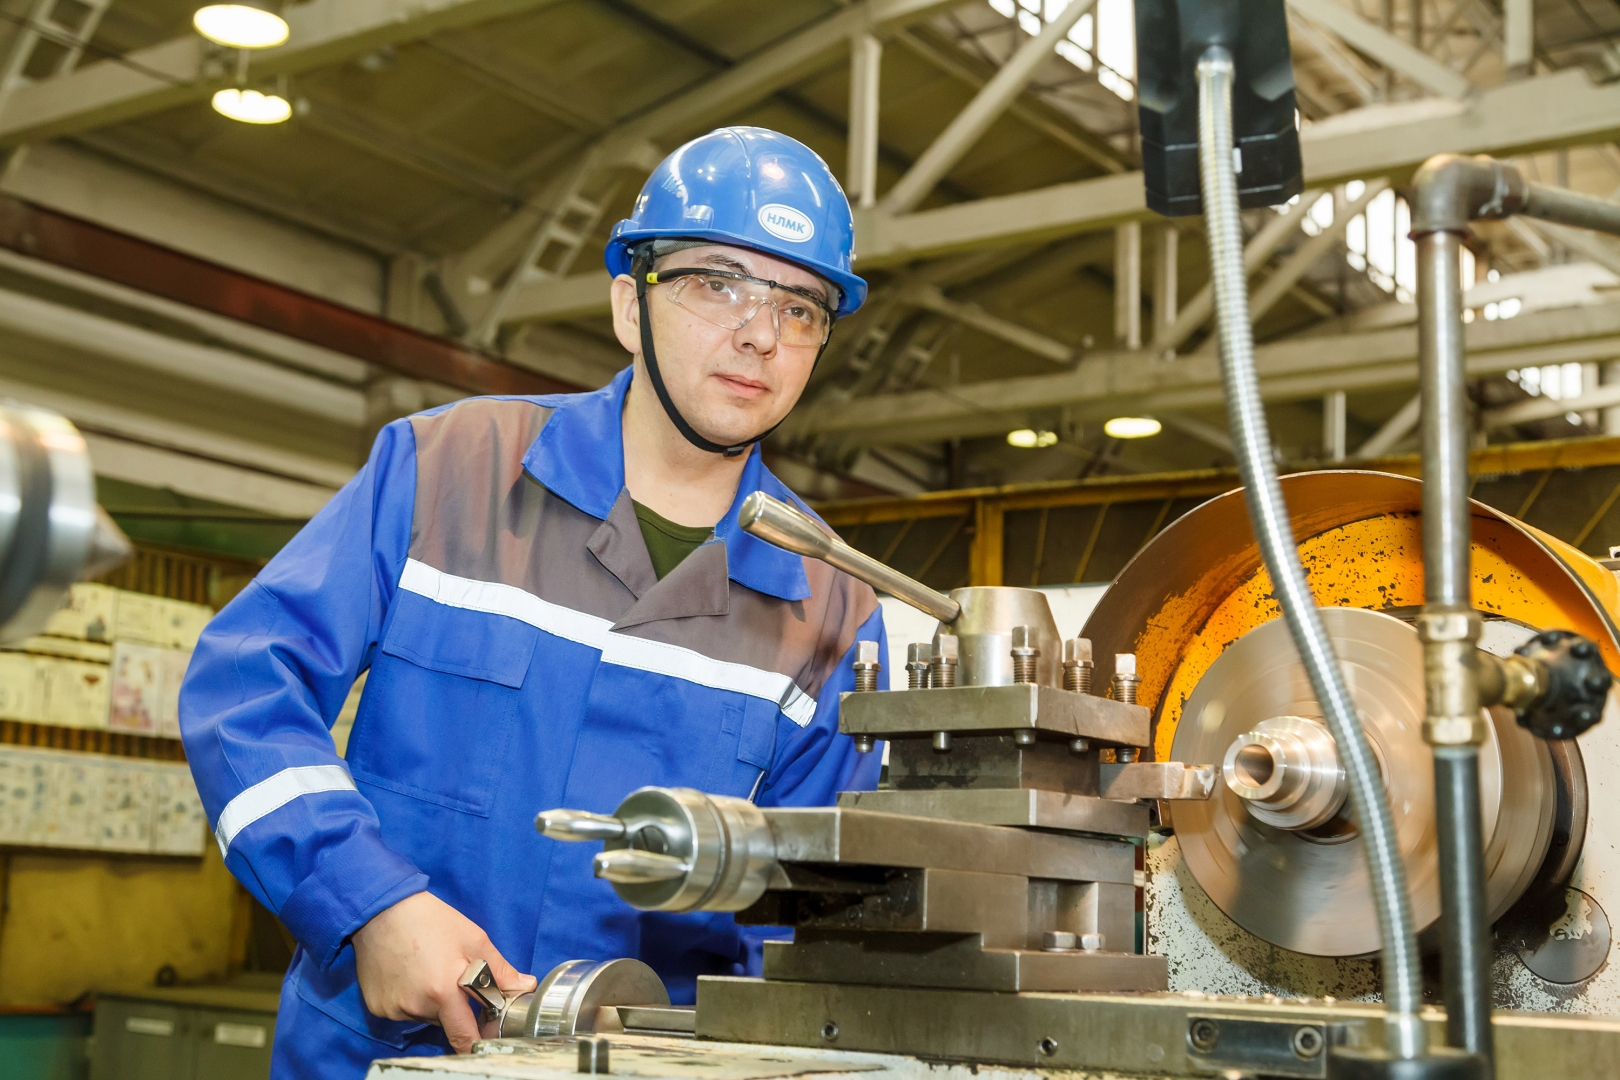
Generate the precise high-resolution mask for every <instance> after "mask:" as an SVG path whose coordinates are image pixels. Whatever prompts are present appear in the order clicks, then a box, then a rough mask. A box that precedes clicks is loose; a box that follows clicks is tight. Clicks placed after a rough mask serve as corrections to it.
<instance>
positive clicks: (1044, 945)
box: [1041, 930, 1080, 952]
mask: <svg viewBox="0 0 1620 1080" xmlns="http://www.w3.org/2000/svg"><path fill="white" fill-rule="evenodd" d="M1079 947H1080V939H1079V937H1078V936H1076V935H1074V934H1071V933H1069V932H1068V931H1067V930H1048V931H1047V932H1046V933H1044V934H1042V935H1041V951H1042V952H1074V951H1075V950H1076V949H1078V948H1079Z"/></svg>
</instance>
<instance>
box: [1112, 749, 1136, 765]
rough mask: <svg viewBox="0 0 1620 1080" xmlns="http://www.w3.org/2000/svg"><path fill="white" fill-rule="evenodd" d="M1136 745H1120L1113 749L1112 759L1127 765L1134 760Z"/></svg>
mask: <svg viewBox="0 0 1620 1080" xmlns="http://www.w3.org/2000/svg"><path fill="white" fill-rule="evenodd" d="M1136 753H1137V751H1136V747H1134V746H1121V747H1119V748H1118V749H1116V750H1115V751H1114V761H1115V762H1117V763H1118V764H1120V765H1129V764H1131V763H1132V762H1133V761H1135V760H1136Z"/></svg>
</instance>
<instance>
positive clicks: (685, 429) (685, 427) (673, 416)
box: [630, 256, 832, 458]
mask: <svg viewBox="0 0 1620 1080" xmlns="http://www.w3.org/2000/svg"><path fill="white" fill-rule="evenodd" d="M651 265H652V260H651V259H649V258H647V257H646V256H637V257H636V259H635V261H634V263H633V265H632V267H631V271H630V272H631V274H632V275H634V277H635V279H636V304H637V306H638V308H639V310H640V313H641V358H642V360H643V361H645V362H646V364H647V376H648V377H649V378H650V379H651V380H652V385H653V392H654V393H656V394H657V395H658V403H659V404H660V405H662V406H663V407H664V413H665V414H666V415H667V416H668V417H669V419H670V423H672V424H674V425H675V430H676V431H679V432H680V433H681V435H682V436H683V437H684V438H685V439H686V441H687V442H689V443H691V444H692V445H693V446H695V447H697V448H698V449H699V450H707V451H708V452H709V453H711V454H724V455H725V456H726V457H728V458H734V457H739V456H741V455H743V454H746V453H747V452H748V449H749V447H751V446H753V445H754V444H755V443H757V442H763V441H764V440H766V439H768V438H769V437H770V435H771V432H773V431H775V430H776V429H777V428H779V427H781V426H782V420H786V419H787V417H785V416H784V417H783V418H782V420H778V421H777V422H776V423H774V424H772V425H771V426H770V427H768V428H766V429H765V430H764V431H762V432H760V433H759V434H758V435H755V436H754V437H753V438H750V439H744V440H743V441H742V442H739V443H733V444H732V445H730V446H727V445H725V444H723V443H717V442H713V441H711V440H709V439H705V438H704V437H703V436H702V435H699V434H698V432H697V429H696V428H694V427H693V426H692V425H691V424H690V423H688V422H687V419H686V417H684V416H682V415H681V411H680V410H679V409H677V408H676V407H675V402H674V401H673V400H672V399H671V398H670V396H669V388H668V387H667V386H665V385H664V376H663V373H662V372H660V371H659V370H658V357H657V355H656V354H655V353H654V351H653V334H652V316H651V313H650V312H649V311H648V306H647V270H648V268H649V267H650V266H651ZM827 337H828V340H831V338H832V335H831V334H830V333H829V334H828V335H827ZM826 351H827V342H826V341H823V342H822V343H821V348H819V349H817V350H816V360H815V364H812V365H811V367H810V370H811V372H814V371H815V370H816V367H815V365H816V364H820V363H821V354H822V353H824V352H826Z"/></svg>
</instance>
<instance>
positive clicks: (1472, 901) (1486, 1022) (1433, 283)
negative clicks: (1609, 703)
mask: <svg viewBox="0 0 1620 1080" xmlns="http://www.w3.org/2000/svg"><path fill="white" fill-rule="evenodd" d="M1522 191H1523V187H1522V180H1521V178H1520V177H1519V176H1517V174H1516V172H1515V171H1513V170H1511V169H1510V168H1509V167H1504V166H1501V165H1500V164H1498V163H1496V162H1490V161H1482V160H1474V161H1460V160H1459V161H1454V162H1453V163H1452V164H1451V165H1450V166H1449V167H1445V166H1442V167H1440V168H1437V169H1435V170H1432V171H1430V170H1427V169H1425V170H1424V171H1423V172H1422V173H1421V174H1420V176H1419V179H1418V195H1417V201H1418V202H1420V203H1422V204H1423V205H1424V206H1425V207H1426V208H1427V209H1428V210H1429V211H1430V212H1429V213H1428V214H1427V215H1425V216H1422V217H1420V219H1419V220H1418V221H1417V222H1415V223H1414V233H1415V239H1416V241H1417V272H1418V365H1419V369H1420V370H1419V385H1420V388H1421V399H1422V417H1423V598H1424V604H1423V610H1422V612H1421V613H1420V614H1419V616H1418V620H1417V621H1418V636H1419V638H1420V639H1421V640H1422V642H1423V671H1424V684H1425V685H1424V700H1425V714H1424V720H1423V736H1424V738H1425V739H1426V740H1427V741H1428V743H1429V744H1430V746H1431V747H1432V748H1433V751H1434V793H1435V813H1436V825H1437V831H1438V834H1439V862H1440V906H1441V910H1442V913H1443V914H1442V917H1441V925H1442V927H1443V929H1442V931H1441V967H1442V980H1443V995H1444V998H1445V1002H1446V1043H1447V1045H1449V1046H1453V1047H1456V1048H1458V1049H1461V1050H1465V1051H1467V1052H1469V1053H1472V1054H1477V1055H1479V1056H1480V1057H1481V1058H1482V1059H1483V1060H1484V1070H1485V1076H1486V1077H1487V1078H1488V1077H1489V1076H1491V1075H1492V1071H1493V1065H1492V1062H1491V981H1490V955H1491V942H1490V923H1489V921H1488V920H1487V918H1486V912H1485V875H1484V869H1483V862H1484V841H1483V838H1482V836H1481V828H1480V819H1479V813H1480V811H1479V806H1480V794H1479V744H1480V743H1481V742H1483V741H1484V739H1485V720H1484V715H1483V713H1482V712H1481V710H1480V693H1479V676H1478V671H1477V668H1476V666H1475V655H1474V654H1475V646H1476V644H1477V643H1478V641H1479V635H1480V631H1481V625H1482V624H1481V622H1480V617H1479V615H1478V614H1477V613H1476V612H1475V611H1474V609H1473V597H1472V587H1473V579H1472V576H1471V573H1470V555H1471V552H1470V539H1471V531H1472V525H1471V518H1472V514H1471V512H1470V510H1469V505H1468V492H1469V477H1468V383H1467V377H1468V372H1467V366H1466V356H1465V351H1464V344H1463V306H1462V305H1463V300H1462V295H1463V282H1462V277H1461V262H1460V254H1461V250H1462V242H1463V235H1464V232H1465V231H1466V229H1467V219H1468V218H1470V217H1472V216H1473V215H1474V214H1476V213H1481V212H1493V213H1494V212H1502V213H1511V212H1512V211H1513V210H1514V209H1516V208H1517V206H1516V205H1515V204H1517V203H1519V201H1520V198H1521V196H1519V193H1520V192H1522Z"/></svg>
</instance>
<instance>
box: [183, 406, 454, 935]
mask: <svg viewBox="0 0 1620 1080" xmlns="http://www.w3.org/2000/svg"><path fill="white" fill-rule="evenodd" d="M415 451H416V447H415V440H414V438H413V437H412V432H411V427H410V423H409V421H404V420H402V421H396V422H395V423H393V424H390V425H389V426H388V427H386V428H384V429H383V431H382V433H381V434H380V435H378V437H377V441H376V444H375V446H374V447H373V448H372V453H371V457H370V460H369V461H368V462H367V463H366V465H365V467H364V468H363V469H361V471H360V472H359V473H358V474H357V475H356V476H355V477H354V479H352V480H351V481H349V483H348V484H347V485H345V486H344V488H343V489H342V490H341V491H339V492H338V493H337V495H335V496H334V497H333V498H332V500H331V502H329V503H327V505H326V506H325V507H324V508H323V509H322V510H321V512H320V513H319V514H317V515H316V516H315V517H314V519H313V520H311V521H310V523H309V524H308V525H307V526H305V527H304V529H303V530H302V531H300V532H299V534H298V535H297V536H296V537H294V538H293V540H292V542H291V543H289V544H288V545H287V546H286V547H285V548H284V549H283V550H282V551H281V553H280V554H278V555H277V556H276V557H275V558H274V559H272V560H271V562H270V564H269V565H268V566H266V567H265V568H264V570H263V571H261V572H260V573H259V575H258V577H256V578H255V579H254V580H253V582H252V583H251V584H250V585H248V587H247V588H246V589H245V590H243V592H242V593H241V594H240V595H239V596H237V597H236V599H234V600H232V601H231V602H230V604H228V605H227V606H226V607H225V609H224V610H223V611H221V612H220V613H219V615H218V616H216V617H215V618H214V620H213V621H212V622H211V623H209V625H208V628H207V629H206V630H205V631H204V632H203V634H202V637H201V639H200V640H199V641H198V643H197V649H196V652H195V653H194V654H193V656H192V661H191V666H190V668H189V669H188V670H187V672H186V678H185V682H184V684H183V686H182V689H181V693H180V730H181V737H182V738H183V740H184V742H185V748H186V755H187V757H188V758H189V760H190V762H191V771H192V775H193V776H194V777H195V778H196V781H197V789H198V791H199V792H200V793H201V795H202V801H203V806H204V807H205V808H206V809H207V812H208V818H209V820H210V821H212V822H214V823H215V830H214V831H215V839H216V840H217V841H218V843H219V848H220V852H221V853H222V854H223V855H224V856H225V863H226V866H227V867H229V869H230V871H231V873H233V874H234V875H236V877H237V879H238V880H239V881H241V882H242V884H243V885H245V886H246V887H247V888H248V890H249V891H250V892H252V893H253V895H254V896H255V897H257V898H258V900H259V902H260V903H262V904H264V905H265V906H266V907H267V908H269V909H270V910H271V911H273V912H275V913H276V915H277V916H278V917H279V918H280V919H281V921H282V923H283V924H284V925H285V926H286V927H287V929H288V930H290V931H291V932H292V934H293V936H294V937H296V938H297V939H298V940H299V942H300V943H302V944H303V946H304V948H305V949H307V950H308V951H309V952H310V954H311V955H312V956H313V957H314V958H315V959H316V960H317V961H318V962H319V963H321V964H322V965H323V966H324V965H328V964H330V963H331V962H332V960H333V959H334V958H335V957H336V956H337V954H338V951H339V950H340V949H341V948H342V947H343V945H344V943H345V941H346V939H347V938H348V937H349V935H350V934H352V933H353V932H354V931H355V930H357V929H359V928H360V927H361V926H363V925H364V924H365V923H366V921H367V920H369V919H370V918H371V917H372V916H373V915H375V914H377V913H378V912H380V911H382V910H383V909H384V908H387V907H389V906H391V905H393V904H394V903H397V902H398V901H400V900H402V899H404V898H405V897H406V896H409V895H411V894H413V893H417V892H421V891H422V890H424V889H426V888H427V884H428V881H427V877H426V876H425V875H423V874H422V873H421V871H419V870H418V869H417V868H416V867H415V866H413V865H412V864H411V863H410V862H409V861H408V860H406V859H405V858H403V857H401V856H400V855H399V854H397V853H396V852H394V851H393V850H391V849H390V848H389V847H388V846H387V845H386V844H385V843H384V842H383V838H382V833H381V829H380V826H379V824H378V820H377V814H376V812H375V810H374V809H373V808H372V806H371V804H370V803H369V802H368V801H367V800H366V799H365V797H364V796H362V795H361V794H360V793H359V791H357V790H356V789H355V785H354V781H353V779H351V778H350V776H349V770H348V768H347V766H346V765H345V764H344V762H343V759H342V758H340V757H339V756H338V754H337V750H336V748H335V747H334V745H333V743H332V736H331V733H330V728H331V725H332V722H333V721H334V720H335V719H336V717H337V714H338V711H339V710H340V709H341V708H342V706H343V701H344V699H345V697H346V696H347V695H348V692H349V689H350V687H351V686H352V685H353V683H354V680H355V678H356V676H357V675H358V674H359V673H360V672H361V671H362V670H364V669H365V668H366V667H367V666H369V664H370V662H371V656H372V653H373V650H374V649H375V648H376V643H377V640H378V636H379V633H380V631H381V628H382V624H383V618H384V616H385V614H386V613H387V611H388V606H389V603H390V601H391V599H392V597H393V592H394V588H395V585H396V584H397V582H398V581H399V576H400V572H401V570H402V569H403V567H404V564H405V560H406V557H407V553H408V550H409V547H410V530H411V516H412V509H413V504H414V501H415V488H416V456H415Z"/></svg>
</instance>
